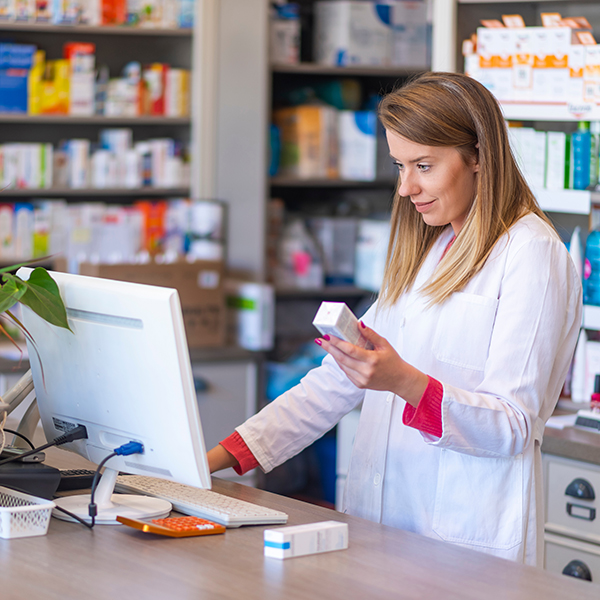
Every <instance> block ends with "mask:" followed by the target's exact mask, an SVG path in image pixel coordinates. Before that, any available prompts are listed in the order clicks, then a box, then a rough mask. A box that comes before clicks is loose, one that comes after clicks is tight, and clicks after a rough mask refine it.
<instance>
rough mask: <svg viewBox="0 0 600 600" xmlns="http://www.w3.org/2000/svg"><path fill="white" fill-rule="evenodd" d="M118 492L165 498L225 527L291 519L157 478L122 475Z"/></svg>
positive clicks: (196, 515)
mask: <svg viewBox="0 0 600 600" xmlns="http://www.w3.org/2000/svg"><path fill="white" fill-rule="evenodd" d="M115 491H116V492H122V493H126V494H141V495H145V496H153V497H154V498H162V499H163V500H168V501H169V502H170V503H171V504H172V505H173V509H174V510H177V511H179V512H182V513H184V514H186V515H192V516H194V517H200V518H202V519H208V520H209V521H214V522H215V523H220V524H221V525H225V527H239V526H240V525H272V524H275V523H287V519H288V516H287V515H286V514H285V513H282V512H279V511H278V510H273V509H272V508H265V507H263V506H259V505H258V504H251V503H250V502H244V501H243V500H238V499H237V498H230V497H229V496H224V495H223V494H218V493H217V492H212V491H211V490H201V489H199V488H195V487H191V486H189V485H183V484H181V483H175V482H174V481H167V480H166V479H156V478H155V477H144V476H142V475H119V476H118V477H117V483H116V485H115Z"/></svg>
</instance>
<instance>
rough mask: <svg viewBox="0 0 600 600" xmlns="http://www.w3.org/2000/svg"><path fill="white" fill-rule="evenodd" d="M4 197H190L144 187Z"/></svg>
mask: <svg viewBox="0 0 600 600" xmlns="http://www.w3.org/2000/svg"><path fill="white" fill-rule="evenodd" d="M0 193H1V195H2V197H4V198H10V197H21V198H23V197H27V198H32V197H36V198H38V197H39V198H59V197H62V196H65V197H74V196H87V197H98V196H115V197H121V196H127V197H138V198H141V197H142V196H169V197H177V196H181V197H184V196H185V197H187V196H189V195H190V189H189V188H153V187H142V188H133V189H131V188H81V189H74V188H50V189H44V188H42V189H18V190H15V189H6V190H1V191H0Z"/></svg>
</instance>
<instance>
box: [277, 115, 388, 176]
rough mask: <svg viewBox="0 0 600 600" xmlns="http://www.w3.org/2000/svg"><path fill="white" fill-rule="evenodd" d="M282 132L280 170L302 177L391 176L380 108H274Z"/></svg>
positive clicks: (288, 174)
mask: <svg viewBox="0 0 600 600" xmlns="http://www.w3.org/2000/svg"><path fill="white" fill-rule="evenodd" d="M273 120H274V122H275V125H276V126H277V127H278V129H279V132H280V144H281V156H280V160H279V170H278V172H277V175H281V176H284V177H295V178H299V179H310V178H316V179H320V178H328V179H335V178H340V179H354V180H359V181H373V180H374V179H377V178H382V179H385V178H388V179H391V177H392V175H393V169H392V163H391V160H390V157H389V154H388V152H387V150H384V151H383V152H382V151H380V150H381V148H383V147H387V144H386V141H385V133H384V131H383V129H381V128H380V127H378V125H377V115H376V114H375V112H374V111H351V110H337V109H335V108H333V107H332V106H327V105H323V104H321V105H316V104H315V105H312V104H311V105H301V106H294V107H289V108H282V109H278V110H276V111H274V114H273Z"/></svg>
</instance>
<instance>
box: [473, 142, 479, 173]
mask: <svg viewBox="0 0 600 600" xmlns="http://www.w3.org/2000/svg"><path fill="white" fill-rule="evenodd" d="M475 148H476V149H477V152H476V153H475V164H474V165H473V173H479V142H477V143H476V144H475Z"/></svg>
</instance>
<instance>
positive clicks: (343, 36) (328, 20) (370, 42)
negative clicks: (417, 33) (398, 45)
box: [314, 0, 394, 67]
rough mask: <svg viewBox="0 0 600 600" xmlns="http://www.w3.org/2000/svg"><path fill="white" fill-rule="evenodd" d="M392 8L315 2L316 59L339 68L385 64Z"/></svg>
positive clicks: (389, 46)
mask: <svg viewBox="0 0 600 600" xmlns="http://www.w3.org/2000/svg"><path fill="white" fill-rule="evenodd" d="M393 8H394V7H393V6H390V5H387V4H375V3H374V2H352V1H347V0H338V1H337V2H317V3H316V4H315V35H314V40H315V48H314V51H315V52H314V53H315V59H316V62H318V63H319V64H324V65H331V66H339V67H346V66H350V65H372V66H386V65H389V64H390V58H391V53H392V23H391V13H392V10H393Z"/></svg>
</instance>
